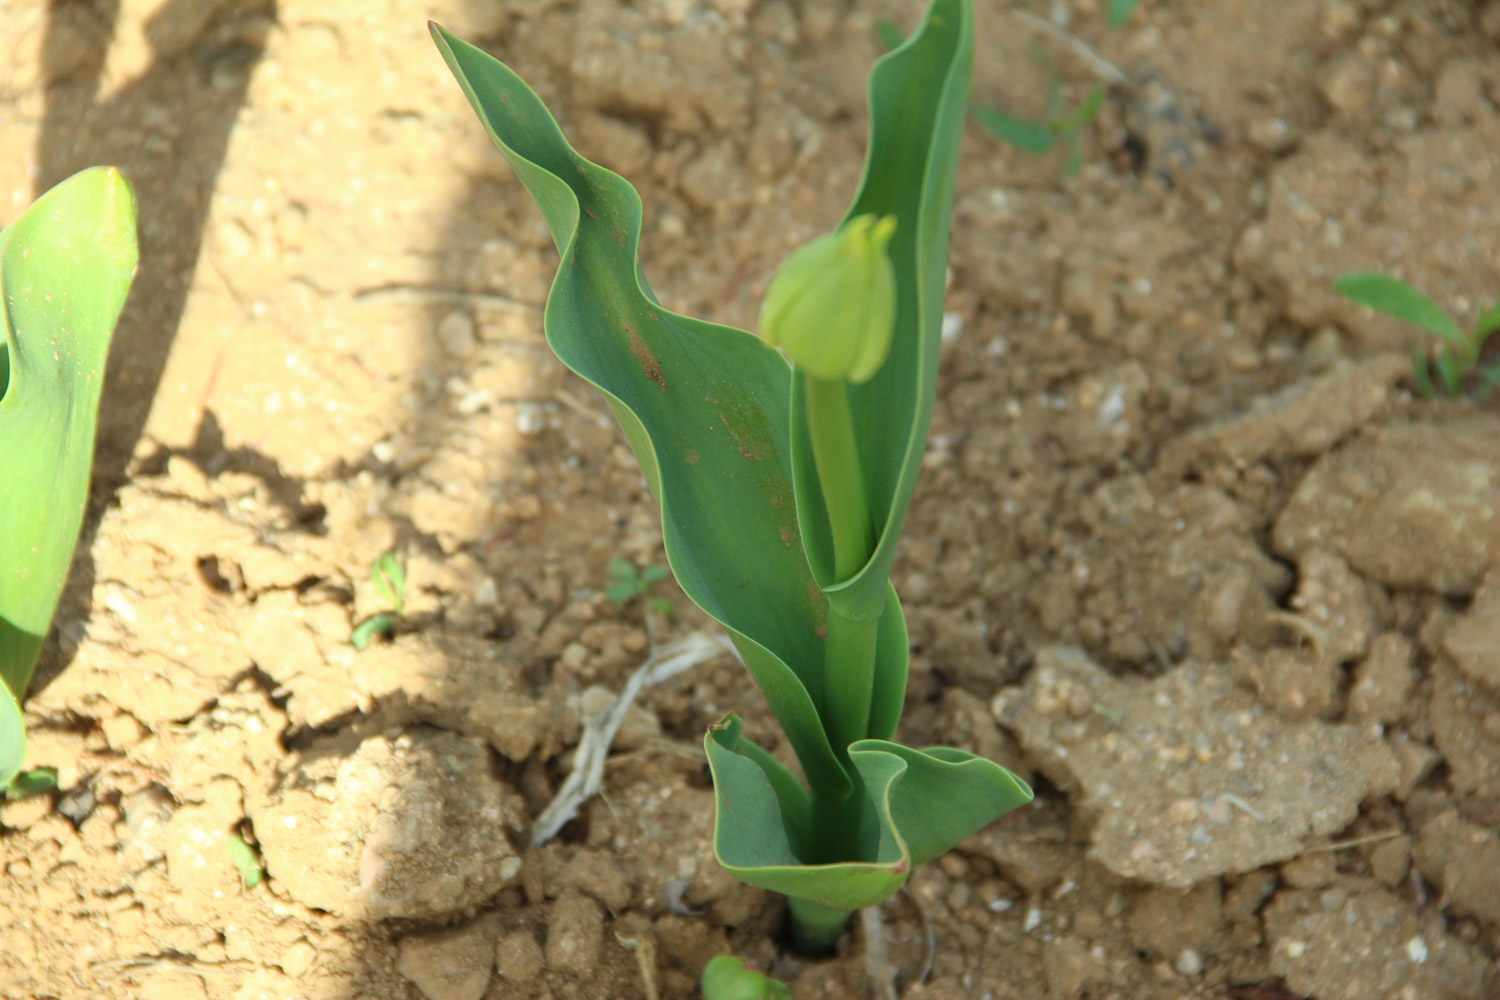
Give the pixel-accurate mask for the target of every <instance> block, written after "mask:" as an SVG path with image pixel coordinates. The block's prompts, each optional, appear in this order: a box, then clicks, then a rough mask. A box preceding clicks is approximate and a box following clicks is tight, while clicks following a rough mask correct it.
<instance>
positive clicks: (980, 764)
mask: <svg viewBox="0 0 1500 1000" xmlns="http://www.w3.org/2000/svg"><path fill="white" fill-rule="evenodd" d="M849 757H850V758H851V759H852V760H853V761H854V766H855V767H857V768H859V771H860V774H862V775H863V776H864V778H865V783H866V786H867V787H872V788H873V787H875V784H874V782H873V781H872V780H871V779H872V776H877V775H885V774H887V773H890V772H894V773H895V778H894V779H893V780H892V781H891V782H890V783H889V785H888V786H887V787H889V788H890V795H889V799H888V800H887V801H886V802H883V803H881V809H880V815H882V816H883V817H885V818H886V820H887V821H888V822H889V823H890V824H891V826H892V828H893V829H895V830H896V831H899V835H900V838H901V840H902V841H903V842H904V843H905V844H906V850H907V853H908V857H909V859H910V861H911V864H912V866H913V867H915V866H917V865H920V864H925V863H927V862H928V861H931V860H932V859H933V858H935V857H937V856H938V855H940V854H944V853H946V852H948V851H949V850H951V849H952V848H953V847H954V845H956V844H957V843H958V842H959V841H960V840H963V839H964V838H965V837H967V836H968V835H969V834H971V833H974V832H976V831H978V830H982V829H984V828H985V827H986V826H988V825H989V824H990V823H992V822H994V821H995V820H997V819H999V818H1000V817H1001V816H1004V815H1005V814H1006V813H1008V812H1010V811H1011V810H1012V809H1016V808H1018V807H1020V806H1024V805H1025V804H1026V803H1028V802H1030V801H1031V800H1032V798H1033V793H1032V791H1031V786H1029V785H1027V784H1026V782H1024V781H1022V780H1021V779H1020V777H1018V776H1017V775H1015V774H1012V773H1011V772H1010V771H1007V770H1006V769H1005V768H1003V767H1001V766H1000V765H999V764H996V763H994V762H993V761H988V760H985V759H984V758H983V757H976V756H974V755H973V754H971V753H969V752H968V751H967V750H958V749H956V748H954V747H928V748H927V749H925V750H913V749H912V748H911V747H904V746H901V745H900V744H899V743H890V742H888V741H886V740H860V741H859V742H858V743H856V744H854V745H853V746H851V747H850V748H849Z"/></svg>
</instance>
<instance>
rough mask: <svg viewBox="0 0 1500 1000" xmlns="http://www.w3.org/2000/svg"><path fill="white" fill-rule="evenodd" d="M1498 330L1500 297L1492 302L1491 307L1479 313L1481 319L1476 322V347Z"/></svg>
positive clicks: (1499, 328)
mask: <svg viewBox="0 0 1500 1000" xmlns="http://www.w3.org/2000/svg"><path fill="white" fill-rule="evenodd" d="M1496 330H1500V299H1496V300H1495V301H1494V302H1491V303H1490V305H1489V308H1488V309H1485V310H1484V311H1483V312H1481V313H1480V314H1479V320H1478V322H1476V323H1475V324H1474V340H1475V348H1476V349H1477V348H1478V347H1479V345H1480V344H1483V343H1484V341H1485V339H1486V338H1488V337H1489V335H1490V334H1492V333H1494V332H1495V331H1496Z"/></svg>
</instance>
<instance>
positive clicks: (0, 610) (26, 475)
mask: <svg viewBox="0 0 1500 1000" xmlns="http://www.w3.org/2000/svg"><path fill="white" fill-rule="evenodd" d="M136 260H137V249H136V239H135V195H134V194H133V193H132V191H131V189H130V185H129V184H128V183H127V182H126V180H125V178H124V177H122V176H121V175H120V172H119V171H118V170H115V169H114V168H113V167H94V168H92V169H89V170H85V171H83V172H82V173H79V174H75V175H74V176H73V177H70V178H69V179H68V180H66V181H64V182H62V183H61V184H59V185H57V187H55V188H53V189H52V190H50V191H48V192H47V193H46V194H44V195H42V197H40V198H38V199H37V201H36V203H35V204H33V205H32V206H31V207H30V208H29V209H27V210H26V212H25V213H24V214H22V215H21V217H20V218H19V219H17V220H16V221H15V222H14V223H13V224H12V225H11V226H10V227H9V228H7V229H6V230H5V231H4V232H3V233H0V330H3V333H4V338H5V340H4V351H3V353H4V355H5V359H6V364H5V365H4V366H3V367H0V371H3V373H4V375H5V385H4V386H3V388H0V392H3V397H0V461H3V462H4V465H5V474H4V476H3V477H0V678H3V680H4V683H5V685H6V686H7V687H8V688H9V690H10V693H11V694H12V695H13V696H14V698H13V699H12V700H13V701H14V702H15V703H16V704H19V702H20V701H21V700H22V699H23V698H24V697H25V694H26V686H27V684H28V683H30V680H31V671H32V668H33V667H34V666H35V665H36V657H37V653H38V652H40V650H41V646H42V640H43V639H44V638H45V637H46V634H47V630H48V628H49V627H50V626H51V623H52V613H53V611H55V610H56V608H57V599H58V597H59V596H60V595H61V594H62V588H63V583H64V581H65V580H66V579H67V575H68V567H69V565H70V564H71V563H72V561H73V549H74V547H75V546H76V545H77V544H78V531H79V528H80V527H81V526H82V523H83V511H84V505H85V502H86V501H87V499H88V484H89V472H90V469H91V468H92V466H93V460H94V428H95V425H96V423H97V422H98V417H99V396H100V392H101V391H102V389H103V384H104V363H105V359H106V358H107V357H108V354H109V340H110V335H111V334H112V333H113V332H114V327H115V320H116V319H117V318H118V317H119V315H120V309H121V308H122V307H123V306H124V304H125V296H126V294H127V293H128V292H129V290H130V282H131V279H132V278H133V277H134V274H135V265H136ZM12 707H13V706H12V705H11V704H9V703H5V704H0V745H3V747H4V749H5V751H7V752H4V753H0V757H4V758H5V759H4V760H0V765H9V764H10V763H11V761H10V754H9V753H8V751H9V750H11V749H13V748H14V744H15V741H17V740H20V741H24V736H23V735H21V734H18V733H16V732H15V729H14V727H15V725H16V723H17V720H18V719H19V711H18V710H17V711H15V712H13V711H12V710H11V709H12ZM10 776H11V774H10V773H7V771H6V770H5V768H4V767H0V784H3V783H5V782H7V781H8V780H9V779H10Z"/></svg>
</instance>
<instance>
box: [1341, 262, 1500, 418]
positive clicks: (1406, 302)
mask: <svg viewBox="0 0 1500 1000" xmlns="http://www.w3.org/2000/svg"><path fill="white" fill-rule="evenodd" d="M1333 288H1334V291H1336V292H1338V293H1339V294H1340V295H1343V296H1344V297H1345V298H1348V299H1350V300H1352V301H1354V302H1358V303H1359V304H1360V305H1362V306H1367V307H1369V308H1371V309H1374V310H1375V311H1376V312H1382V313H1385V314H1386V315H1387V316H1394V317H1395V318H1396V319H1399V320H1401V321H1402V322H1404V323H1410V324H1411V325H1412V326H1415V327H1417V328H1419V329H1422V330H1426V331H1427V332H1428V333H1431V334H1433V335H1434V336H1436V337H1437V338H1438V343H1437V348H1438V349H1437V352H1436V354H1435V355H1434V354H1433V353H1431V352H1429V351H1426V350H1423V349H1422V348H1417V349H1415V350H1414V351H1412V381H1413V382H1414V383H1415V384H1416V387H1417V392H1418V393H1420V394H1421V396H1422V397H1423V398H1424V399H1434V398H1436V397H1437V396H1438V395H1439V394H1442V395H1445V396H1449V397H1456V396H1458V395H1460V394H1462V393H1465V392H1468V393H1472V394H1473V396H1474V398H1476V399H1483V398H1484V397H1485V396H1486V395H1488V394H1489V392H1490V390H1492V389H1494V388H1495V386H1496V385H1500V361H1495V362H1491V363H1490V364H1487V365H1486V364H1481V363H1480V362H1481V359H1482V358H1483V354H1484V345H1485V342H1486V341H1487V340H1488V339H1489V336H1490V334H1492V333H1494V332H1495V331H1496V330H1500V299H1496V300H1495V301H1494V302H1492V303H1490V305H1489V307H1488V308H1485V309H1482V310H1480V313H1479V318H1478V319H1477V320H1475V322H1474V328H1473V329H1472V330H1470V331H1469V332H1467V333H1465V332H1464V331H1463V330H1462V329H1461V328H1460V327H1459V325H1458V324H1457V323H1455V322H1454V321H1453V317H1451V316H1449V315H1448V313H1447V312H1445V311H1444V310H1443V308H1442V307H1441V306H1439V305H1438V304H1437V303H1436V302H1434V301H1432V299H1430V298H1428V297H1427V296H1426V295H1424V294H1423V293H1422V292H1420V291H1418V290H1417V289H1416V288H1413V287H1412V286H1411V285H1408V284H1407V283H1406V282H1404V281H1401V280H1399V279H1397V278H1392V277H1390V276H1388V275H1384V274H1378V273H1375V272H1370V271H1356V272H1354V273H1352V274H1346V275H1344V276H1343V277H1341V278H1339V279H1338V280H1337V281H1335V282H1334V283H1333Z"/></svg>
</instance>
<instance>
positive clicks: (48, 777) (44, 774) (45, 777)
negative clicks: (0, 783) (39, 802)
mask: <svg viewBox="0 0 1500 1000" xmlns="http://www.w3.org/2000/svg"><path fill="white" fill-rule="evenodd" d="M56 787H57V768H55V767H33V768H32V769H31V770H29V771H21V772H19V773H17V774H16V776H15V777H14V778H12V779H11V780H10V784H9V785H7V786H6V787H4V788H0V795H4V796H5V797H6V798H7V799H10V800H12V801H14V800H16V799H24V798H27V797H28V796H32V795H41V794H42V793H43V792H50V791H52V789H54V788H56Z"/></svg>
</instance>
